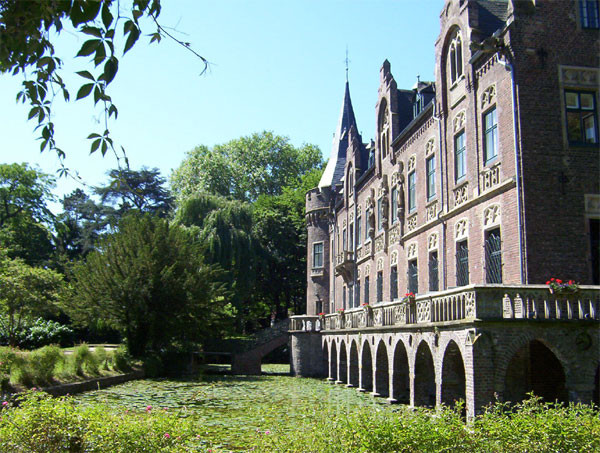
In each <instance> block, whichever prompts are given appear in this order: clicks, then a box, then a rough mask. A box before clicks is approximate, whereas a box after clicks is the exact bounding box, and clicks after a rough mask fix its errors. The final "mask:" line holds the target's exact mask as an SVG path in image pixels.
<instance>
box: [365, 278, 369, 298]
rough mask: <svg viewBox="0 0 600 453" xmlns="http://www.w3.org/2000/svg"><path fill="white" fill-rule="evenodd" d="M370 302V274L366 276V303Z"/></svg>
mask: <svg viewBox="0 0 600 453" xmlns="http://www.w3.org/2000/svg"><path fill="white" fill-rule="evenodd" d="M368 303H369V276H368V275H367V276H366V277H365V304H368Z"/></svg>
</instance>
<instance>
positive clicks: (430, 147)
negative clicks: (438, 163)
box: [425, 138, 435, 156]
mask: <svg viewBox="0 0 600 453" xmlns="http://www.w3.org/2000/svg"><path fill="white" fill-rule="evenodd" d="M434 151H435V139H434V138H430V139H429V140H428V141H427V144H426V145H425V156H429V155H430V154H433V152H434Z"/></svg>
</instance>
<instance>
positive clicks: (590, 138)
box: [583, 113, 598, 143]
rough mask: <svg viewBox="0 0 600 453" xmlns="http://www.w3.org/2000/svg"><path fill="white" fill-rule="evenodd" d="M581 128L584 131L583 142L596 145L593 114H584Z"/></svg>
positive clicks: (596, 138)
mask: <svg viewBox="0 0 600 453" xmlns="http://www.w3.org/2000/svg"><path fill="white" fill-rule="evenodd" d="M583 128H584V129H585V142H586V143H598V137H597V136H596V118H594V114H593V113H589V114H586V115H585V116H584V117H583Z"/></svg>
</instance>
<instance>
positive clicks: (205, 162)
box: [171, 131, 323, 202]
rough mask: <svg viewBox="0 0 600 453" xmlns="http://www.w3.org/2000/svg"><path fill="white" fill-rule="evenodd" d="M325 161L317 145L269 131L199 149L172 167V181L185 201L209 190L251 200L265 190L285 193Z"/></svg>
mask: <svg viewBox="0 0 600 453" xmlns="http://www.w3.org/2000/svg"><path fill="white" fill-rule="evenodd" d="M322 164H323V161H322V156H321V151H320V150H319V148H318V147H317V146H314V145H308V144H305V145H303V146H301V147H299V148H296V147H294V146H293V145H292V144H291V143H290V141H289V139H288V138H287V137H282V136H280V135H275V134H273V133H272V132H267V131H264V132H261V133H255V134H252V135H250V136H248V137H241V138H239V139H235V140H231V141H229V142H227V143H225V144H222V145H215V146H214V147H212V148H207V147H206V146H198V147H196V148H194V149H193V150H192V151H190V152H188V153H187V156H186V158H185V159H184V160H183V162H182V163H181V165H180V166H179V168H177V169H176V170H174V171H173V174H172V175H171V186H172V189H173V192H174V193H175V195H176V197H177V198H178V199H180V200H181V199H185V198H186V197H189V196H192V195H193V194H195V193H198V192H208V193H212V194H216V195H222V196H224V197H227V198H233V199H236V200H240V201H250V202H252V201H255V200H256V199H257V198H258V197H259V196H260V195H279V194H281V193H282V191H283V188H284V187H285V186H288V185H293V184H295V183H297V181H298V180H299V178H300V177H301V176H302V175H304V174H305V173H307V172H309V171H310V170H313V169H314V168H320V167H321V166H322Z"/></svg>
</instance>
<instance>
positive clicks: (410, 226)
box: [406, 214, 417, 231]
mask: <svg viewBox="0 0 600 453" xmlns="http://www.w3.org/2000/svg"><path fill="white" fill-rule="evenodd" d="M416 228H417V214H415V215H413V216H411V217H409V218H408V220H407V221H406V229H407V230H408V231H412V230H414V229H416Z"/></svg>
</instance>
